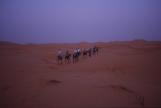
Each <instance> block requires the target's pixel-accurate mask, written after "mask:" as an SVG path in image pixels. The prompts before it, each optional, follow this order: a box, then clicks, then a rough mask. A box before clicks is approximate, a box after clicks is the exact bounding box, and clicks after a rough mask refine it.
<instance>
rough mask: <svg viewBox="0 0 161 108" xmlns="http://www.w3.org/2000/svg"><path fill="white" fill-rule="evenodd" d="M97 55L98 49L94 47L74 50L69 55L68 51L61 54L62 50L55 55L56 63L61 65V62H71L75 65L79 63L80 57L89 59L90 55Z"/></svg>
mask: <svg viewBox="0 0 161 108" xmlns="http://www.w3.org/2000/svg"><path fill="white" fill-rule="evenodd" d="M96 54H97V55H98V47H97V46H94V47H93V48H87V49H80V48H76V49H74V51H73V53H70V52H69V51H68V50H66V51H65V52H63V51H62V50H60V49H59V50H58V53H57V62H58V64H63V61H64V62H65V64H67V63H71V60H72V62H73V63H76V62H78V61H79V59H80V56H81V55H82V56H83V57H87V56H89V57H91V56H92V55H96Z"/></svg>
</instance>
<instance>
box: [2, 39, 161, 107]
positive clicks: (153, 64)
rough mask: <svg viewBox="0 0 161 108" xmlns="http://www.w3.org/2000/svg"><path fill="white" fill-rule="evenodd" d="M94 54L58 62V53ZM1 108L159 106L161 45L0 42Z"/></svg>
mask: <svg viewBox="0 0 161 108" xmlns="http://www.w3.org/2000/svg"><path fill="white" fill-rule="evenodd" d="M94 45H96V46H98V47H99V48H100V49H99V53H98V55H92V56H91V57H89V56H84V57H83V56H81V57H80V58H79V61H78V62H77V63H74V64H73V63H69V64H65V62H64V61H63V64H58V63H57V58H56V55H57V51H58V49H62V50H63V51H66V50H67V49H68V50H69V51H70V53H73V50H74V49H75V48H81V49H86V48H92V47H93V46H94ZM0 46H1V47H0V52H1V53H0V108H71V107H73V108H88V107H92V108H93V107H98V108H99V107H161V94H160V91H161V66H160V64H161V42H154V41H153V42H152V41H145V40H134V41H117V42H107V43H106V42H95V43H86V42H81V43H75V44H73V43H68V44H67V43H64V44H26V45H18V44H16V43H12V42H0Z"/></svg>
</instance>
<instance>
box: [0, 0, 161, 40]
mask: <svg viewBox="0 0 161 108" xmlns="http://www.w3.org/2000/svg"><path fill="white" fill-rule="evenodd" d="M140 38H141V39H146V40H161V0H0V40H1V41H13V42H18V43H47V42H81V41H88V42H95V41H115V40H132V39H140Z"/></svg>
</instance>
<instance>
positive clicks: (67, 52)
mask: <svg viewBox="0 0 161 108" xmlns="http://www.w3.org/2000/svg"><path fill="white" fill-rule="evenodd" d="M70 62H71V54H70V53H69V51H68V50H67V51H66V53H65V63H70Z"/></svg>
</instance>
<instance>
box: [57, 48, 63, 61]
mask: <svg viewBox="0 0 161 108" xmlns="http://www.w3.org/2000/svg"><path fill="white" fill-rule="evenodd" d="M57 62H58V64H62V63H63V53H62V50H61V49H59V50H58V53H57Z"/></svg>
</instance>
